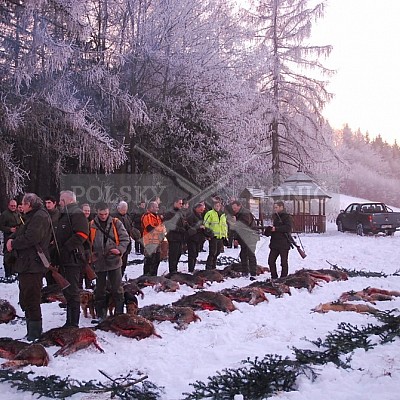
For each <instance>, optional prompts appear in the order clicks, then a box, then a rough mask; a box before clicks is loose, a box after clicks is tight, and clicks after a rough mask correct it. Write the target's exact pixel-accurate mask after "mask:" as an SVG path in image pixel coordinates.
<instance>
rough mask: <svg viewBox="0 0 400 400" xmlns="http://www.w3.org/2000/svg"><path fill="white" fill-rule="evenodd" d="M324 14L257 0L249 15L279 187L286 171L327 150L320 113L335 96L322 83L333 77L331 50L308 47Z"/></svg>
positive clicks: (290, 0) (305, 6) (300, 2)
mask: <svg viewBox="0 0 400 400" xmlns="http://www.w3.org/2000/svg"><path fill="white" fill-rule="evenodd" d="M323 10H324V3H319V4H317V5H315V6H312V7H309V1H308V0H257V1H255V2H253V7H252V8H251V11H250V14H251V19H250V20H251V21H252V22H253V23H254V25H255V27H256V32H255V41H254V44H255V56H256V57H257V59H258V60H259V63H258V71H257V73H258V79H259V85H260V89H261V93H262V94H263V101H262V102H261V103H260V106H261V107H262V110H263V121H264V123H265V126H266V128H265V136H266V138H267V140H269V141H270V144H271V150H270V152H269V155H270V157H271V158H270V160H271V164H272V167H271V168H272V180H273V186H275V187H276V186H277V185H279V183H280V181H281V175H282V168H283V167H285V166H288V165H289V166H290V165H291V166H294V167H297V166H298V165H307V164H310V163H312V162H315V161H319V160H318V157H317V154H318V152H319V150H317V149H318V148H320V147H321V146H322V147H327V145H328V144H327V143H326V141H325V137H324V135H323V134H322V128H323V127H324V120H323V118H322V115H321V112H322V110H323V107H324V105H325V103H326V102H327V101H328V100H329V99H330V94H329V93H328V92H327V90H326V82H325V81H323V80H322V78H321V77H323V76H324V75H329V74H330V73H331V72H332V71H330V70H328V69H327V68H325V67H324V66H323V65H322V64H321V62H320V59H321V57H323V56H328V55H329V53H330V51H331V46H317V45H312V44H309V43H308V38H309V37H310V34H311V28H312V23H313V21H314V20H316V19H317V18H320V17H322V16H323Z"/></svg>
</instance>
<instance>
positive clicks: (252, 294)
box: [219, 286, 268, 305]
mask: <svg viewBox="0 0 400 400" xmlns="http://www.w3.org/2000/svg"><path fill="white" fill-rule="evenodd" d="M219 293H221V294H223V295H224V296H226V297H229V298H230V299H231V300H232V301H237V302H243V303H249V304H250V305H256V304H258V303H261V302H262V301H268V299H267V298H266V297H265V293H264V291H263V290H262V289H260V288H258V287H249V286H246V287H241V288H240V287H233V288H229V289H223V290H221V291H220V292H219Z"/></svg>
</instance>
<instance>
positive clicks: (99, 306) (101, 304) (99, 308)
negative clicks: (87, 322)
mask: <svg viewBox="0 0 400 400" xmlns="http://www.w3.org/2000/svg"><path fill="white" fill-rule="evenodd" d="M95 310H96V318H95V319H92V324H98V323H100V322H101V321H103V320H104V319H105V318H106V316H107V308H106V307H105V301H104V300H101V301H100V300H99V301H96V302H95Z"/></svg>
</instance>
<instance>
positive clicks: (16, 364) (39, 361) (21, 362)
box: [1, 343, 49, 369]
mask: <svg viewBox="0 0 400 400" xmlns="http://www.w3.org/2000/svg"><path fill="white" fill-rule="evenodd" d="M48 364H49V355H48V354H47V351H46V349H45V348H44V347H43V346H42V345H41V344H39V343H34V344H30V345H28V346H27V347H24V348H23V349H21V351H19V352H18V354H17V355H16V356H15V357H14V358H13V359H12V360H10V361H7V362H5V363H3V364H1V366H2V367H3V368H7V369H17V368H20V367H25V366H26V365H36V366H38V367H45V366H46V365H48Z"/></svg>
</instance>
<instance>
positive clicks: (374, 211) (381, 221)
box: [336, 203, 400, 236]
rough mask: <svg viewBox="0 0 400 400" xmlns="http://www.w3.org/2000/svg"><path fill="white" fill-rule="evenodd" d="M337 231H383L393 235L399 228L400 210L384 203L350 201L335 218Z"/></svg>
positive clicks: (360, 233)
mask: <svg viewBox="0 0 400 400" xmlns="http://www.w3.org/2000/svg"><path fill="white" fill-rule="evenodd" d="M336 225H337V228H338V231H340V232H345V231H355V232H356V233H357V235H361V236H362V235H364V234H365V233H379V232H383V233H385V234H386V235H393V234H394V232H395V231H396V230H397V229H399V228H400V212H393V210H392V209H391V208H389V207H388V206H387V205H386V204H384V203H352V204H350V205H349V206H348V207H347V208H346V209H345V210H344V211H343V210H341V211H340V214H339V215H338V217H337V218H336Z"/></svg>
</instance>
